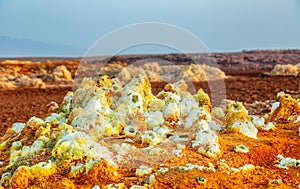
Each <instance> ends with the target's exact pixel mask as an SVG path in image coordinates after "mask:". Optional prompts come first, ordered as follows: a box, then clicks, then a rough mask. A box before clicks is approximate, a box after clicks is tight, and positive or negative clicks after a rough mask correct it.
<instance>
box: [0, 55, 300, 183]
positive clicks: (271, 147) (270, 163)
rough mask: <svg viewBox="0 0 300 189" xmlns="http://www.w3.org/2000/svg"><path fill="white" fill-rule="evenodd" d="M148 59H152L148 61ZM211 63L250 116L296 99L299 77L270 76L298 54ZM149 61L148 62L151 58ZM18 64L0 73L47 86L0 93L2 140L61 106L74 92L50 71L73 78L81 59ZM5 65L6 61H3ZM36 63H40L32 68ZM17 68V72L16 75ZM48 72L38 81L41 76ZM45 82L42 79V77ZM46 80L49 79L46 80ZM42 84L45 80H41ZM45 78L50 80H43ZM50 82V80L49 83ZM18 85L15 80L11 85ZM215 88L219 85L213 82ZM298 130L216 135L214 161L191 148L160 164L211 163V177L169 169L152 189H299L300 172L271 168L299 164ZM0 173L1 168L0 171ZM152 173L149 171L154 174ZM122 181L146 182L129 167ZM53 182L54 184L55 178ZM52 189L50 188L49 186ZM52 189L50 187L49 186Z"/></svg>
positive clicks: (221, 58)
mask: <svg viewBox="0 0 300 189" xmlns="http://www.w3.org/2000/svg"><path fill="white" fill-rule="evenodd" d="M151 56H154V57H155V58H162V59H166V60H168V61H171V62H173V63H175V64H190V63H191V60H190V59H188V58H186V57H185V56H184V55H176V54H175V55H151ZM151 56H150V57H151ZM199 56H200V57H201V55H199ZM214 56H215V59H216V61H217V63H218V65H219V67H220V68H221V70H222V71H224V72H225V74H226V76H227V78H225V79H224V81H225V86H226V98H227V99H230V100H235V101H241V102H243V103H244V105H245V107H246V108H247V109H248V110H249V114H256V115H259V116H262V115H264V114H268V113H270V111H271V103H272V102H274V101H275V100H277V99H276V94H277V93H278V92H280V91H284V92H285V93H288V94H291V95H292V96H293V97H295V98H298V99H299V97H300V91H299V89H300V75H298V76H282V75H277V76H270V75H267V74H266V73H267V72H270V71H271V70H272V69H273V68H274V67H275V65H276V64H283V65H285V64H293V65H295V64H298V63H300V50H286V51H245V52H240V53H216V54H214ZM145 57H147V55H143V56H124V57H114V58H113V59H112V60H111V61H112V62H114V61H116V62H122V63H123V62H125V63H127V64H131V63H134V62H135V61H137V60H139V59H143V58H145ZM151 58H152V57H151ZM22 60H30V61H33V62H32V63H31V64H13V65H11V64H9V65H8V64H4V63H2V64H1V63H0V68H1V69H0V70H5V69H7V68H8V67H9V69H10V70H13V69H14V68H12V69H11V67H18V69H17V71H16V73H14V74H15V75H18V73H21V74H23V75H30V74H35V78H39V79H41V80H42V81H43V82H44V83H45V85H43V86H41V85H38V86H35V85H32V86H27V85H25V86H17V87H14V88H5V87H4V88H2V89H0V99H1V100H0V113H1V117H0V136H3V135H4V133H5V131H6V130H7V129H8V128H9V127H10V126H11V125H12V123H14V122H23V123H26V122H27V121H28V120H29V119H30V118H31V117H32V116H36V117H40V118H45V116H46V115H47V112H48V107H47V105H48V104H49V103H50V102H51V101H55V102H57V103H61V102H62V100H63V97H64V96H65V95H66V93H67V92H68V91H72V90H73V88H72V82H71V81H68V80H59V81H55V80H52V79H51V77H54V76H53V75H51V74H52V72H53V69H54V68H55V67H56V66H60V65H65V66H66V68H67V69H68V70H69V71H70V74H71V75H72V78H74V75H75V72H76V68H77V66H78V65H79V63H80V59H78V58H73V59H67V58H24V59H22ZM2 61H4V59H2ZM36 62H42V64H41V63H36ZM19 68H20V69H19ZM42 69H44V70H47V71H46V72H45V73H44V75H40V73H39V70H42ZM45 75H46V76H47V77H46V76H45ZM48 76H49V77H48ZM30 78H31V77H30ZM45 78H46V79H45ZM47 78H48V80H47ZM49 78H50V79H49ZM14 81H17V80H14ZM216 82H217V81H216ZM151 84H152V91H153V93H154V94H157V92H158V91H160V90H162V89H163V85H162V84H161V83H159V82H152V83H151ZM194 86H195V88H196V89H198V88H203V89H204V91H206V92H207V93H209V94H210V89H209V86H208V83H207V82H194ZM299 125H300V124H299V123H298V124H282V125H278V126H276V129H275V130H274V131H273V130H272V131H271V130H270V131H259V132H258V139H249V138H247V137H245V136H242V135H239V134H236V133H229V132H227V131H220V132H219V133H218V135H219V136H220V145H221V150H222V153H221V154H220V155H219V156H218V157H217V158H209V157H205V156H203V155H200V154H198V153H197V152H195V151H194V150H193V149H192V148H191V147H190V146H188V147H187V148H186V149H185V150H184V151H183V155H182V156H180V157H174V158H172V159H170V160H167V161H166V162H164V163H163V164H164V166H165V167H168V168H170V167H172V166H180V165H186V164H187V163H192V164H198V165H205V166H208V163H212V164H213V165H214V168H215V169H216V171H215V172H211V171H199V170H191V171H186V172H185V171H178V170H177V169H170V171H169V172H167V173H166V174H162V175H158V176H156V180H157V181H156V182H155V184H154V185H153V187H154V188H297V187H298V188H300V169H299V166H298V167H295V168H289V169H287V170H286V169H280V168H277V167H276V166H275V164H276V162H278V158H276V156H277V155H279V154H281V155H283V156H284V157H292V158H295V159H300V139H299V137H298V136H297V135H298V127H299ZM239 144H244V145H246V146H247V147H249V149H250V151H249V152H248V153H246V154H242V153H236V152H234V151H233V149H234V147H236V146H237V145H239ZM222 162H226V164H227V165H228V166H229V167H232V168H238V167H242V166H244V165H246V164H253V165H254V166H256V167H255V168H253V169H251V170H250V171H249V170H247V171H236V172H235V171H231V170H229V169H228V168H226V167H223V166H224V165H223V164H222ZM0 168H1V165H0ZM158 169H159V167H154V168H153V170H156V171H157V170H158ZM119 171H120V173H121V176H122V177H121V178H118V180H117V182H116V183H125V185H126V186H128V187H129V186H130V185H133V184H140V185H143V184H144V181H145V180H146V178H147V177H146V176H144V177H136V176H135V170H134V169H130V168H128V167H124V168H121V169H120V170H119ZM198 176H201V177H203V178H205V179H206V180H207V183H206V184H205V185H203V184H199V182H197V179H196V178H198ZM55 179H57V178H55ZM89 184H91V183H87V184H84V181H83V180H82V181H80V180H79V181H77V183H76V185H77V187H81V188H84V186H89V187H90V188H91V187H92V186H91V185H89ZM52 185H53V183H52ZM49 186H50V183H49ZM53 187H54V186H53Z"/></svg>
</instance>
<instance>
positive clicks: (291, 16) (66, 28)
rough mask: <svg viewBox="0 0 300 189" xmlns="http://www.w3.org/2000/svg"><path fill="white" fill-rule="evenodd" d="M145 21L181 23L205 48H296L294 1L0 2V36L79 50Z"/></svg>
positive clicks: (299, 39) (299, 30)
mask: <svg viewBox="0 0 300 189" xmlns="http://www.w3.org/2000/svg"><path fill="white" fill-rule="evenodd" d="M149 21H155V22H164V23H169V24H174V25H176V26H179V27H182V28H184V29H186V30H188V31H190V32H192V33H194V34H195V35H196V36H197V37H198V38H199V39H201V40H202V41H203V42H204V43H205V44H206V45H207V46H208V47H209V49H210V50H211V51H237V50H243V49H266V48H271V49H275V48H300V1H299V0H243V1H241V0H206V1H204V0H180V1H179V0H108V1H101V0H86V1H83V0H0V24H1V27H0V35H5V36H10V37H14V38H26V39H33V40H39V41H44V42H50V43H57V44H64V45H72V46H75V47H80V48H88V47H89V46H90V45H92V44H93V43H94V42H95V41H96V40H97V39H98V38H100V37H102V36H103V35H104V34H106V33H108V32H110V31H112V30H115V29H117V28H119V27H122V26H125V25H128V24H134V23H138V22H149Z"/></svg>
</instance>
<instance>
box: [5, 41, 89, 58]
mask: <svg viewBox="0 0 300 189" xmlns="http://www.w3.org/2000/svg"><path fill="white" fill-rule="evenodd" d="M84 52H85V51H84V49H80V48H76V47H72V46H68V45H59V44H51V43H45V42H41V41H35V40H30V39H17V38H11V37H7V36H0V57H33V56H63V57H66V56H77V57H79V56H83V53H84Z"/></svg>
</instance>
